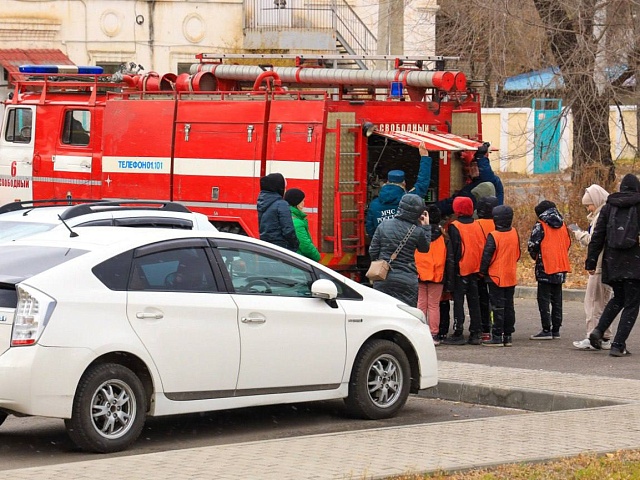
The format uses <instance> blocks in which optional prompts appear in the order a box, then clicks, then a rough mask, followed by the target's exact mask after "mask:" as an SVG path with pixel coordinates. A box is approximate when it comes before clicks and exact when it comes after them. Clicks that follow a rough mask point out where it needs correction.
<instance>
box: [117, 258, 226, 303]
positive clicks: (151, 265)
mask: <svg viewBox="0 0 640 480" xmlns="http://www.w3.org/2000/svg"><path fill="white" fill-rule="evenodd" d="M129 290H136V291H147V290H148V291H165V292H166V291H173V292H216V291H218V289H217V286H216V282H215V278H214V276H213V271H212V269H211V264H210V263H209V259H208V258H207V254H206V251H205V249H204V248H200V247H188V248H174V249H170V250H163V251H159V252H154V253H150V254H148V255H143V256H138V257H136V258H134V260H133V266H132V271H131V279H130V282H129Z"/></svg>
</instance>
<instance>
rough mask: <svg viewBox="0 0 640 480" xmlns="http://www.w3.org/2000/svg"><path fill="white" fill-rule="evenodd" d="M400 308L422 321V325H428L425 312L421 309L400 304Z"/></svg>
mask: <svg viewBox="0 0 640 480" xmlns="http://www.w3.org/2000/svg"><path fill="white" fill-rule="evenodd" d="M398 308H399V309H400V310H403V311H405V312H407V313H409V314H411V315H413V316H414V317H416V318H417V319H418V320H420V321H421V322H422V323H424V324H425V325H427V317H425V315H424V312H423V311H422V310H420V309H419V308H415V307H410V306H409V305H401V304H398Z"/></svg>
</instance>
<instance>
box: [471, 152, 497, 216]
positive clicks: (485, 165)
mask: <svg viewBox="0 0 640 480" xmlns="http://www.w3.org/2000/svg"><path fill="white" fill-rule="evenodd" d="M489 146H490V145H489V144H488V143H486V142H485V143H484V144H482V146H481V147H480V148H478V151H477V152H476V154H475V156H474V160H475V161H476V162H478V173H479V175H478V180H479V181H480V182H491V183H492V184H493V186H494V187H495V189H496V193H495V196H496V198H497V199H498V205H503V204H504V186H503V185H502V180H500V177H498V176H497V175H496V174H495V173H494V172H493V169H492V168H491V161H490V160H489Z"/></svg>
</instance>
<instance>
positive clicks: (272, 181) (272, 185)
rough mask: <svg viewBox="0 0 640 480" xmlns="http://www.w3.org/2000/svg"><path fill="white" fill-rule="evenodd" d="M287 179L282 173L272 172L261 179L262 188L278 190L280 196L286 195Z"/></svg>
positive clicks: (272, 190)
mask: <svg viewBox="0 0 640 480" xmlns="http://www.w3.org/2000/svg"><path fill="white" fill-rule="evenodd" d="M286 184H287V183H286V181H285V179H284V176H283V175H282V174H281V173H270V174H269V175H266V176H264V177H262V178H261V179H260V190H265V191H267V192H276V193H279V194H280V196H283V195H284V189H285V186H286Z"/></svg>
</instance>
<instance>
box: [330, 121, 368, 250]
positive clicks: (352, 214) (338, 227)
mask: <svg viewBox="0 0 640 480" xmlns="http://www.w3.org/2000/svg"><path fill="white" fill-rule="evenodd" d="M354 127H357V128H362V126H361V125H360V124H349V123H341V122H340V120H339V119H337V120H336V168H335V180H334V181H335V186H336V193H335V202H336V204H335V205H334V225H333V231H334V236H333V238H331V237H330V238H329V239H330V240H332V241H333V253H334V255H335V256H337V257H341V256H342V255H343V254H344V253H345V251H348V252H350V253H355V254H356V255H364V253H365V252H364V247H365V243H364V203H365V192H364V190H363V185H362V182H360V181H358V180H357V178H359V177H358V175H357V172H358V171H359V167H360V165H361V163H362V156H361V154H360V152H358V151H356V148H355V142H354V143H353V148H352V149H349V148H348V146H349V145H352V144H351V142H343V141H342V139H343V135H342V132H343V130H344V129H345V128H349V129H350V128H354ZM344 146H347V150H350V151H343V148H344ZM345 166H349V168H343V167H345Z"/></svg>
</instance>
